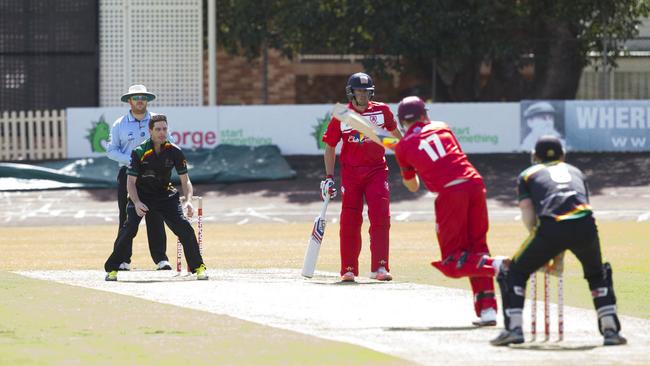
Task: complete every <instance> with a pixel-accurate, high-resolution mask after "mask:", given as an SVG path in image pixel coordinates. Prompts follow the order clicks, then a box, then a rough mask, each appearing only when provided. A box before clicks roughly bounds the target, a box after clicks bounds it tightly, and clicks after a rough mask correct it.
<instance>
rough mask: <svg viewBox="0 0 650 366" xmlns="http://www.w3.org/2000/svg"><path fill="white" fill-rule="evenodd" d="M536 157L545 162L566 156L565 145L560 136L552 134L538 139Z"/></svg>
mask: <svg viewBox="0 0 650 366" xmlns="http://www.w3.org/2000/svg"><path fill="white" fill-rule="evenodd" d="M533 155H534V157H535V158H536V159H537V160H539V161H541V162H542V163H543V162H547V161H553V160H559V159H560V158H561V157H563V156H564V147H563V146H562V141H560V139H559V138H557V137H555V136H552V135H545V136H542V137H540V138H539V140H537V143H536V144H535V150H534V151H533Z"/></svg>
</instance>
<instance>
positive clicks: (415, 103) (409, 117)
mask: <svg viewBox="0 0 650 366" xmlns="http://www.w3.org/2000/svg"><path fill="white" fill-rule="evenodd" d="M426 111H427V107H426V105H425V104H424V101H423V100H422V99H420V98H419V97H415V96H411V97H406V98H404V99H402V101H401V102H399V106H398V107H397V118H399V120H400V122H402V123H403V122H404V121H413V120H416V119H418V118H420V116H422V115H423V114H425V113H426Z"/></svg>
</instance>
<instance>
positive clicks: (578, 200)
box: [490, 136, 627, 346]
mask: <svg viewBox="0 0 650 366" xmlns="http://www.w3.org/2000/svg"><path fill="white" fill-rule="evenodd" d="M564 158H565V154H564V149H563V147H562V143H561V141H560V140H559V139H558V138H557V137H554V136H542V137H540V138H539V140H537V143H536V144H535V150H534V153H533V163H536V164H535V165H533V166H531V167H530V168H528V169H526V170H524V171H523V172H522V173H521V174H520V175H519V178H518V195H519V208H520V209H521V216H522V221H523V222H524V225H525V226H526V228H528V230H529V231H530V233H531V234H530V236H529V237H528V238H527V239H526V241H524V243H523V244H522V246H521V248H520V249H519V251H518V252H517V253H516V254H515V255H514V256H513V258H512V261H511V262H510V264H509V266H507V264H503V265H502V268H501V270H500V271H499V275H498V276H497V281H498V283H499V287H500V288H501V296H502V300H503V317H504V320H505V329H504V330H503V332H501V334H499V336H498V337H497V338H495V339H493V340H492V341H491V342H490V343H492V345H495V346H505V345H508V344H511V343H523V342H524V335H523V331H522V313H523V307H524V297H525V289H526V281H527V280H528V278H529V276H530V274H531V273H533V272H535V271H537V270H538V269H539V268H540V267H542V266H543V265H545V264H546V263H548V262H549V261H550V260H551V259H553V258H556V257H558V256H561V255H562V254H563V253H564V251H565V250H570V251H571V252H573V254H574V255H575V256H576V257H577V258H578V260H579V261H580V264H582V270H583V272H584V278H585V279H586V280H587V282H588V283H589V289H590V290H591V296H592V297H593V301H594V307H595V308H596V312H597V313H598V329H599V330H600V333H601V334H602V335H603V336H604V345H606V346H612V345H621V344H626V343H627V340H626V339H625V338H624V337H623V336H621V335H620V334H619V332H620V330H621V324H620V322H619V319H618V316H617V315H616V296H614V285H613V281H612V268H611V266H610V265H609V263H605V264H603V263H602V257H601V252H600V240H599V238H598V229H597V228H596V222H595V220H594V217H593V215H592V210H591V206H590V205H589V191H588V189H587V184H586V182H585V177H584V175H583V173H582V172H581V171H580V170H579V169H578V168H576V167H574V166H572V165H570V164H567V163H565V162H564ZM555 263H557V261H554V266H555ZM506 267H507V268H506ZM551 268H552V267H551ZM556 270H558V269H557V268H556ZM560 270H561V269H560Z"/></svg>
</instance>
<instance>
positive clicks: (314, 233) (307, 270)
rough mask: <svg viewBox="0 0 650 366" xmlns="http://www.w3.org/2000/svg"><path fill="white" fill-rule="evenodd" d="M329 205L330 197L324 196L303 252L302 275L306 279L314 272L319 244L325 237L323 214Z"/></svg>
mask: <svg viewBox="0 0 650 366" xmlns="http://www.w3.org/2000/svg"><path fill="white" fill-rule="evenodd" d="M329 203H330V197H329V196H325V200H324V201H323V207H322V208H321V210H320V214H319V215H318V217H316V219H315V220H314V227H313V228H312V230H311V235H310V236H309V242H308V243H307V251H306V252H305V261H304V262H303V265H302V275H303V276H304V277H307V278H311V277H312V276H313V275H314V270H315V269H316V262H317V261H318V252H319V251H320V244H321V242H322V241H323V236H324V235H325V223H326V221H325V212H327V205H328V204H329Z"/></svg>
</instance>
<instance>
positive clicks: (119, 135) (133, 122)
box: [107, 85, 172, 271]
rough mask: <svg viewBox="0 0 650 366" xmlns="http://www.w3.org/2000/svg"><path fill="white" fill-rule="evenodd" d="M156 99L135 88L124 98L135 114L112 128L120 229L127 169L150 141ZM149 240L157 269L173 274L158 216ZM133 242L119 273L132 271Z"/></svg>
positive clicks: (110, 147) (149, 224)
mask: <svg viewBox="0 0 650 366" xmlns="http://www.w3.org/2000/svg"><path fill="white" fill-rule="evenodd" d="M154 99H156V95H155V94H153V93H150V92H148V91H147V88H146V87H145V86H144V85H132V86H131V87H129V91H128V92H127V93H126V94H124V95H122V98H121V100H122V102H124V103H128V104H129V106H130V107H131V110H130V111H129V112H128V113H127V114H126V115H124V116H122V117H120V118H118V119H117V120H116V121H115V123H114V124H113V127H112V128H111V134H110V142H109V145H108V148H107V155H108V157H109V158H110V159H112V160H115V161H116V162H117V163H118V164H119V166H120V170H119V172H118V174H117V206H118V208H119V210H120V216H119V225H118V226H119V227H121V226H122V225H124V223H125V221H126V202H127V198H126V194H127V192H126V167H127V165H128V164H129V158H130V157H131V152H132V151H133V149H135V148H136V146H138V145H140V144H141V143H142V142H143V141H144V140H146V139H147V138H149V130H148V129H147V126H148V123H149V120H150V118H151V115H152V114H151V113H149V111H147V103H148V102H150V101H152V100H154ZM145 220H146V221H147V239H148V240H149V252H150V253H151V258H152V259H153V262H154V263H155V264H156V269H159V270H171V269H172V267H171V265H170V264H169V259H168V258H167V254H166V251H167V235H166V234H165V226H164V225H163V220H162V217H160V216H159V215H158V214H157V213H152V214H150V215H147V216H146V218H145ZM132 252H133V242H130V243H127V244H126V255H125V258H124V262H122V263H120V267H119V270H125V271H128V270H130V269H131V255H132Z"/></svg>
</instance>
